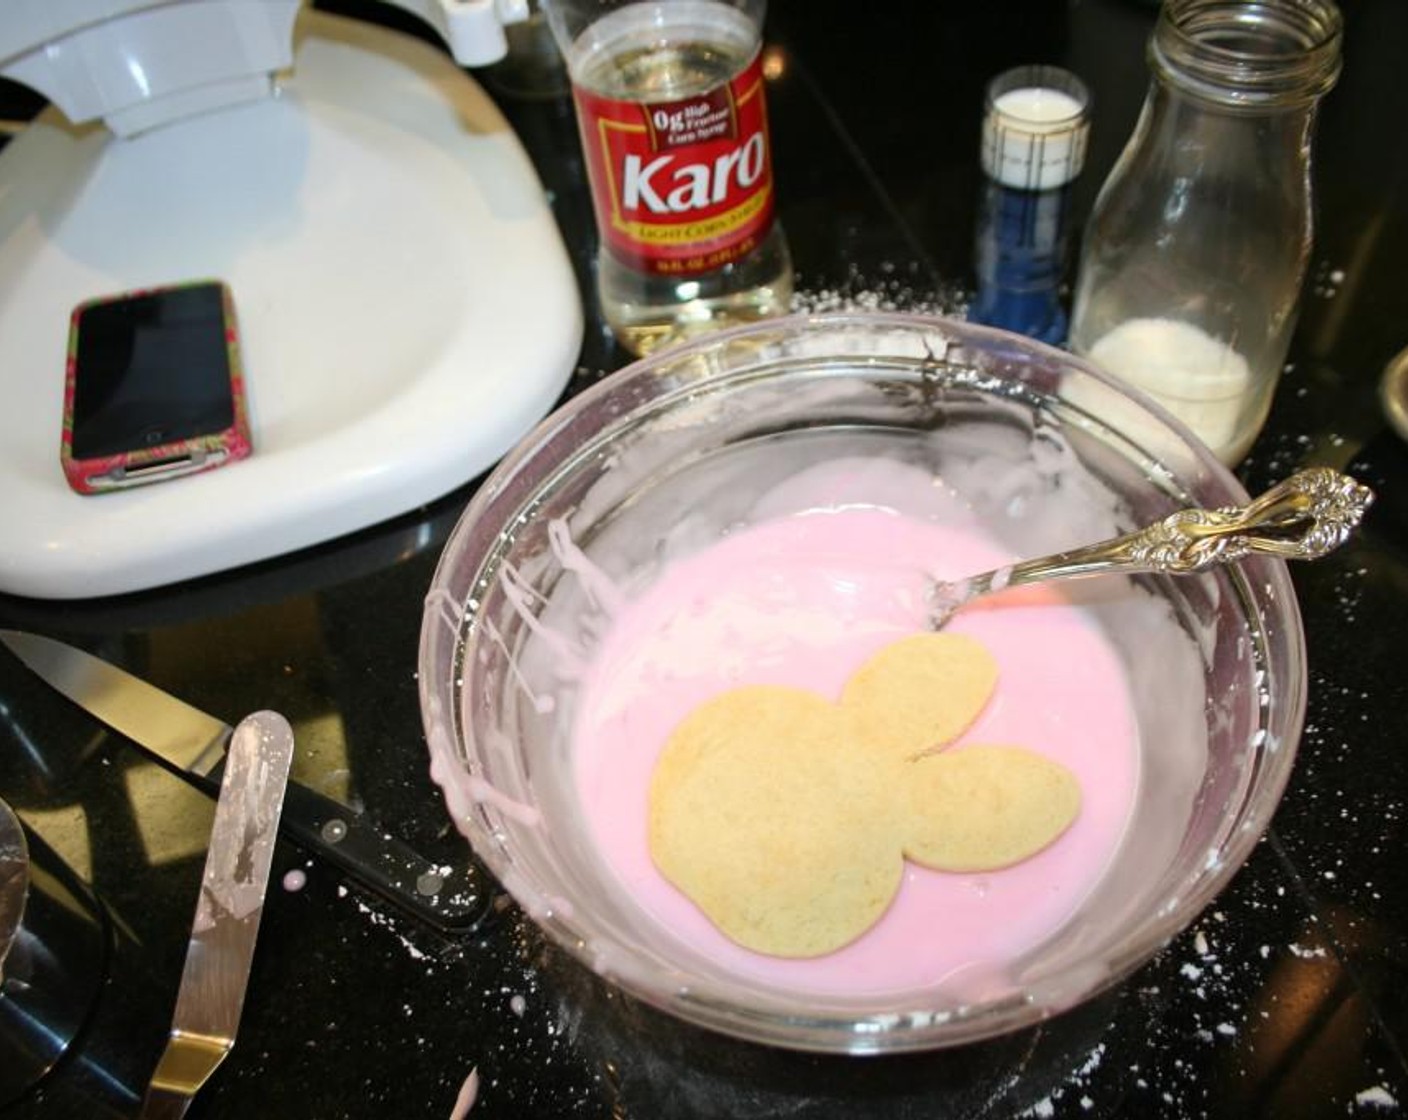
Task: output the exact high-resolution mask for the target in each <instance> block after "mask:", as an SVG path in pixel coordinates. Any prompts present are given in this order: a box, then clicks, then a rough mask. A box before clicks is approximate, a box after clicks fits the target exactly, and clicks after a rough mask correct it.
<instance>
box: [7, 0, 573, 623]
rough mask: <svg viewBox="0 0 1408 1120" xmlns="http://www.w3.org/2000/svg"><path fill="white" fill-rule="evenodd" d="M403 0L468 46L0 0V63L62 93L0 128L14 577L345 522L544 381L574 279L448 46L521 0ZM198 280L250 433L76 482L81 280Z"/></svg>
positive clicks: (537, 408) (32, 590)
mask: <svg viewBox="0 0 1408 1120" xmlns="http://www.w3.org/2000/svg"><path fill="white" fill-rule="evenodd" d="M396 2H397V3H399V4H400V5H401V6H402V7H406V8H410V9H412V10H414V11H418V12H420V14H422V15H424V16H426V17H427V19H428V21H429V22H430V23H431V24H432V26H435V27H437V28H438V29H439V30H440V31H441V32H442V33H443V34H444V36H445V38H446V41H447V42H448V43H449V44H450V45H451V48H452V50H454V51H455V53H456V60H454V61H452V60H451V59H450V58H449V57H447V56H446V55H445V54H444V53H443V52H441V51H438V50H436V49H435V48H433V47H431V46H430V45H428V44H426V43H422V42H420V41H419V40H416V39H414V38H411V37H409V36H406V35H402V34H399V33H395V32H391V31H388V30H385V29H383V28H379V27H374V26H371V25H369V24H365V23H362V22H357V21H352V20H346V19H341V18H336V17H332V16H329V15H326V14H324V13H319V12H313V11H302V12H300V11H299V4H298V2H297V0H166V2H164V3H153V2H151V0H145V2H143V0H12V2H11V3H9V4H7V5H6V11H5V12H4V14H0V73H4V74H5V75H6V76H9V77H11V78H13V79H16V80H19V81H22V82H25V83H26V84H29V85H32V86H34V87H35V88H36V89H38V90H39V91H41V92H42V93H44V94H45V95H46V96H47V97H48V98H49V99H50V100H51V102H52V103H53V104H52V107H50V108H48V109H46V110H45V111H44V112H43V113H42V114H41V115H40V116H39V117H38V118H37V119H36V120H35V121H34V122H33V123H32V124H30V125H29V126H27V127H26V128H25V129H24V131H23V132H22V133H21V134H20V135H19V136H17V137H16V138H15V139H14V140H12V141H11V142H10V144H9V145H7V146H6V148H5V149H4V150H3V151H0V591H3V592H8V593H11V594H18V595H28V596H39V597H54V598H76V597H88V596H98V595H110V594H118V593H123V592H129V591H134V590H139V589H142V588H148V587H153V586H158V585H163V584H168V583H171V582H174V581H178V580H183V579H187V578H191V577H194V576H200V575H204V574H207V573H210V572H215V571H219V570H223V569H226V568H230V567H234V566H237V565H240V564H244V563H248V562H251V561H255V560H260V559H264V558H267V557H270V556H274V555H277V554H280V553H283V552H287V551H290V550H293V549H297V548H300V547H303V546H306V545H310V544H313V543H316V542H320V541H324V540H327V539H329V538H332V537H335V536H338V535H341V534H344V533H348V532H351V531H353V530H356V529H359V528H362V527H364V526H367V525H370V524H373V523H375V522H378V521H381V520H384V519H386V518H388V517H391V516H394V515H396V514H399V513H403V512H405V511H407V510H410V509H414V508H416V507H417V506H419V505H422V504H424V503H426V502H428V501H430V500H431V499H433V498H436V497H438V496H440V495H442V494H444V493H446V492H448V491H449V490H452V489H454V488H455V487H456V486H458V485H460V484H462V483H464V482H467V481H469V480H470V479H472V478H474V477H475V476H476V475H477V474H479V473H480V472H482V471H483V470H484V469H485V468H487V467H488V466H489V465H490V464H491V463H493V462H494V461H495V460H496V459H497V458H498V457H499V456H500V455H502V454H503V452H504V451H506V450H507V449H508V448H509V447H510V446H511V445H512V444H513V443H514V442H515V441H516V440H517V439H518V438H519V437H520V436H521V435H522V434H523V433H524V432H525V431H526V430H527V429H528V428H529V427H530V426H531V425H532V424H533V423H534V422H535V421H536V420H537V419H538V418H539V417H541V416H542V415H543V414H544V413H545V412H546V411H547V410H548V409H549V408H550V407H551V405H552V404H553V402H554V401H555V400H556V398H557V397H558V395H559V394H560V392H561V390H562V388H563V386H564V385H565V383H566V380H567V378H568V376H569V374H570V372H571V370H572V368H573V366H574V364H575V361H576V357H577V354H578V350H579V347H580V342H581V332H582V317H581V307H580V302H579V296H578V291H577V286H576V283H575V280H574V277H573V274H572V271H571V267H570V264H569V261H568V259H567V255H566V252H565V251H564V248H563V245H562V242H561V239H560V237H559V235H558V232H557V227H556V224H555V223H554V221H553V218H552V214H551V212H550V210H549V207H548V202H547V199H546V198H545V196H544V193H543V190H542V187H541V185H540V183H539V181H538V179H537V176H536V174H535V172H534V170H533V167H532V165H531V164H530V162H529V161H528V158H527V156H526V155H525V153H524V152H523V149H522V147H521V145H520V144H519V142H518V139H517V137H516V136H515V135H514V134H513V132H512V130H511V129H510V128H509V126H508V124H507V123H506V122H505V120H504V118H503V117H502V115H501V114H500V113H499V111H498V110H497V108H496V107H495V106H494V105H493V103H492V102H491V101H490V99H489V98H488V97H487V95H485V94H484V92H483V91H482V89H480V87H479V86H478V85H477V84H476V83H475V82H474V81H473V80H472V79H471V78H470V77H469V76H468V75H466V74H465V72H464V71H463V70H462V69H460V68H459V66H457V65H456V64H455V62H456V61H460V62H463V63H465V64H479V63H484V62H489V61H492V60H493V59H494V58H495V57H498V56H499V55H501V54H502V51H503V32H502V27H501V24H502V23H503V22H504V21H506V20H511V19H514V18H518V17H520V16H522V15H523V14H526V12H525V11H518V10H517V4H518V0H396ZM524 7H525V8H526V4H525V5H524ZM99 120H101V121H102V122H103V123H98V121H99ZM202 278H218V279H222V280H225V281H226V282H227V283H229V284H230V286H231V288H232V289H233V292H234V297H235V302H236V309H237V315H238V318H239V322H240V329H241V334H242V343H243V357H244V367H245V375H246V387H247V392H248V399H249V407H250V418H251V426H252V430H253V439H254V447H255V450H254V454H253V456H252V457H251V458H249V459H248V460H245V461H243V462H240V463H236V464H232V465H230V466H228V467H224V468H222V469H219V470H215V471H210V472H207V473H204V474H200V475H194V476H190V477H187V478H183V479H177V480H173V481H170V482H162V483H158V484H153V485H150V486H144V487H138V488H136V489H133V490H128V491H124V492H121V493H112V494H104V495H100V496H79V495H78V494H75V493H73V492H72V491H70V490H69V489H68V487H67V485H66V484H65V481H64V478H63V474H62V471H61V470H60V466H59V454H58V449H59V439H60V428H61V424H62V405H63V400H62V398H63V389H64V361H65V347H66V343H67V335H68V319H69V314H70V312H71V310H72V308H73V307H74V306H75V305H76V304H78V303H80V302H82V301H84V300H87V299H90V298H92V297H95V296H100V295H107V294H114V293H117V292H121V291H125V290H129V289H132V288H140V287H147V286H154V285H160V284H169V283H177V282H181V281H184V280H194V279H202Z"/></svg>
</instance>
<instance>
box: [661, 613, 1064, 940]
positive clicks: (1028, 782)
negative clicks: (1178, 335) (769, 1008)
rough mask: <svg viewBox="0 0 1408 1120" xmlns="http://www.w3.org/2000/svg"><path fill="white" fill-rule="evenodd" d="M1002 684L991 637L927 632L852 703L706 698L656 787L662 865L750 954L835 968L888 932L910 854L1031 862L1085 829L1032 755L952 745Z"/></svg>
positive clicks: (896, 647) (862, 677)
mask: <svg viewBox="0 0 1408 1120" xmlns="http://www.w3.org/2000/svg"><path fill="white" fill-rule="evenodd" d="M996 685H997V663H996V661H995V660H994V659H993V657H992V655H991V654H990V653H989V652H988V651H987V649H986V648H985V647H984V646H983V645H982V644H981V643H979V642H978V641H976V640H974V639H973V638H969V637H966V636H963V635H959V634H950V633H943V634H933V633H923V634H915V635H912V636H910V637H906V638H902V639H900V640H899V641H896V642H893V643H891V644H890V645H888V646H886V647H884V648H883V649H881V650H880V651H879V652H878V653H877V654H875V656H873V657H872V658H871V659H870V660H869V661H867V662H866V663H865V664H864V665H862V666H861V668H860V669H859V670H857V671H856V673H855V674H854V675H853V676H852V677H851V678H850V680H849V681H847V682H846V685H845V688H844V689H843V691H842V694H841V698H840V701H839V702H838V703H837V702H832V701H831V700H828V699H826V698H825V697H822V696H818V695H817V694H815V693H813V692H809V691H806V690H804V689H798V688H790V687H786V686H781V685H751V686H747V687H743V688H738V689H734V690H732V691H729V692H726V693H723V694H721V695H719V696H716V697H714V698H713V699H711V700H708V701H705V702H704V703H703V704H701V705H699V706H698V707H697V708H695V709H694V710H693V711H692V712H691V713H690V714H689V715H688V716H686V717H685V719H684V720H683V721H682V722H681V723H680V725H679V726H678V727H677V728H676V729H675V731H674V733H673V734H672V735H671V737H670V739H669V742H668V743H667V744H666V746H665V749H664V751H663V752H662V754H661V756H660V759H659V761H658V762H657V764H656V768H655V772H654V775H653V777H652V781H651V786H650V812H649V843H650V852H651V857H652V858H653V860H654V862H655V865H656V866H657V867H658V868H659V870H660V871H661V873H662V874H663V875H664V876H665V877H666V878H667V879H668V880H669V881H670V882H671V883H673V884H674V885H675V886H676V887H677V888H678V889H679V890H681V891H682V892H684V894H685V895H686V896H687V897H688V898H689V899H690V900H691V901H692V902H693V903H694V904H695V905H696V906H698V907H699V909H700V910H702V911H703V912H704V914H706V915H707V916H708V917H709V919H710V920H711V921H712V922H713V923H714V924H715V925H716V926H717V927H718V928H719V929H720V930H722V931H723V933H724V934H726V935H727V936H728V937H730V938H731V939H733V940H734V941H736V942H738V943H739V944H740V945H743V946H745V947H746V948H749V949H752V950H755V951H757V952H760V953H767V954H771V955H773V956H778V957H817V956H822V955H824V954H826V953H830V952H834V951H835V950H837V949H839V948H841V947H842V946H844V945H847V944H849V943H850V942H852V941H854V940H855V939H856V938H858V937H860V936H861V935H862V934H863V933H865V931H866V930H868V929H869V928H870V927H871V926H872V925H873V924H874V923H875V922H876V921H878V920H879V918H880V917H881V915H882V914H884V912H885V910H886V908H887V907H888V906H889V905H890V902H891V901H892V900H893V899H894V897H895V894H896V893H897V892H898V890H899V887H900V880H901V877H902V875H903V872H904V861H905V860H906V859H910V860H913V861H914V862H916V863H919V864H922V865H924V866H926V867H930V868H934V869H936V870H939V871H950V872H983V871H995V870H998V869H1000V868H1003V867H1008V866H1010V865H1012V864H1014V863H1018V862H1020V861H1022V860H1024V859H1027V858H1028V857H1030V856H1032V855H1034V854H1036V853H1037V852H1039V851H1041V850H1042V849H1043V848H1045V847H1046V846H1047V845H1049V844H1050V843H1051V842H1052V841H1054V840H1055V839H1056V838H1057V837H1058V836H1060V835H1061V834H1062V833H1063V832H1064V831H1065V830H1066V829H1067V828H1068V827H1070V825H1071V823H1072V822H1073V821H1074V820H1075V818H1076V815H1077V814H1078V813H1079V811H1080V799H1081V795H1080V786H1079V785H1078V784H1077V782H1076V779H1075V776H1074V775H1073V774H1072V773H1071V772H1070V770H1068V769H1067V768H1066V767H1064V766H1062V765H1060V764H1059V763H1057V762H1053V761H1052V760H1050V759H1047V758H1045V757H1043V756H1041V755H1039V754H1037V753H1035V752H1033V751H1031V750H1028V749H1027V748H1025V747H1021V746H1007V745H982V744H973V745H970V744H964V745H963V746H961V747H953V746H952V744H953V742H954V740H955V739H957V738H958V737H959V736H960V735H962V734H963V732H964V731H966V730H967V729H968V727H969V726H970V725H971V724H972V723H973V721H974V720H975V719H977V717H978V715H979V714H980V713H981V712H982V710H983V708H984V707H985V706H986V705H987V703H988V700H989V698H990V697H991V696H992V693H993V690H994V689H995V688H996Z"/></svg>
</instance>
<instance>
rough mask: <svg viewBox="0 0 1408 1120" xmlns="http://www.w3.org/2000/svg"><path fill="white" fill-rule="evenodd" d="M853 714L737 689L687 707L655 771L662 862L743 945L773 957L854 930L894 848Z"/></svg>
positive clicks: (655, 826)
mask: <svg viewBox="0 0 1408 1120" xmlns="http://www.w3.org/2000/svg"><path fill="white" fill-rule="evenodd" d="M856 753H857V752H856V747H855V742H854V735H853V732H852V731H851V717H850V715H849V714H848V713H845V712H843V711H842V710H841V709H840V708H838V707H837V706H836V705H835V704H831V703H828V702H827V701H825V700H823V699H822V698H821V697H819V696H815V695H813V694H812V693H809V692H804V691H802V690H799V689H790V688H782V687H771V686H754V687H748V688H740V689H736V690H734V691H732V692H727V693H724V694H723V695H722V696H719V697H716V698H715V699H713V700H710V701H708V702H706V703H704V704H702V705H700V706H699V707H698V708H696V709H695V710H694V711H693V712H692V713H691V714H690V715H689V716H688V717H687V718H686V719H685V721H684V722H683V723H682V724H681V725H680V727H679V728H678V729H677V730H676V731H675V733H674V735H673V736H672V737H671V739H670V742H669V745H668V746H667V748H666V750H665V753H664V755H663V756H662V757H661V759H660V762H659V764H658V765H657V767H656V771H655V774H654V777H653V780H652V783H651V789H650V850H651V855H652V857H653V858H654V860H655V863H656V865H657V866H658V867H659V869H660V870H661V872H662V873H663V874H664V875H665V877H666V878H667V879H669V880H670V881H671V882H672V883H674V884H675V885H676V886H677V887H679V888H680V890H682V891H683V892H684V893H685V894H686V895H688V896H689V897H690V898H691V899H692V900H693V901H694V903H695V904H696V905H697V906H698V907H699V908H700V909H701V910H703V911H704V913H705V914H707V915H708V916H709V918H710V919H711V920H712V921H713V922H714V923H715V924H716V925H717V926H718V927H719V928H720V929H721V930H723V932H724V933H725V934H727V935H728V936H729V937H731V938H733V940H735V941H737V942H738V943H739V944H740V945H744V946H746V947H747V948H750V949H754V950H757V951H758V952H762V953H770V954H773V955H775V956H782V957H810V956H819V955H821V954H824V953H829V952H832V951H834V950H836V949H838V948H840V947H841V946H843V945H845V944H847V943H848V942H850V941H853V940H854V939H855V938H856V937H858V936H860V934H862V933H864V932H865V931H866V930H867V929H869V928H870V926H871V925H872V924H873V923H874V922H875V921H876V920H877V919H878V918H879V917H880V915H881V914H882V913H883V912H884V911H885V908H886V907H887V906H888V905H889V903H890V900H891V899H892V898H893V897H894V894H895V891H896V890H897V889H898V887H899V882H900V876H901V874H902V872H903V865H904V860H903V856H902V854H901V851H900V845H899V839H898V835H897V833H896V832H895V825H894V821H895V820H896V818H895V816H894V814H889V815H887V814H886V813H885V812H884V811H882V810H883V802H882V800H881V799H882V795H883V794H884V793H887V792H888V791H885V790H883V789H882V783H880V782H879V781H876V780H874V778H873V777H872V775H873V773H874V771H873V770H870V769H867V768H866V767H864V766H857V765H856Z"/></svg>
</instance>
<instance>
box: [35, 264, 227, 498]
mask: <svg viewBox="0 0 1408 1120" xmlns="http://www.w3.org/2000/svg"><path fill="white" fill-rule="evenodd" d="M251 450H252V444H251V442H250V435H249V420H248V416H247V411H246V407H245V399H244V375H243V371H242V369H241V366H240V354H239V330H238V328H237V325H236V323H235V310H234V299H233V297H232V296H231V293H230V289H229V287H228V286H227V285H226V284H224V283H221V282H220V281H217V280H198V281H193V282H191V283H185V284H174V285H170V286H167V287H159V288H144V289H141V290H138V291H132V292H124V293H122V294H120V295H114V296H104V297H101V298H98V299H93V300H89V301H87V302H86V303H82V304H79V305H78V307H76V308H74V310H73V315H72V317H71V319H70V321H69V339H68V362H67V372H66V375H65V386H64V427H63V438H62V445H61V448H60V459H61V460H62V462H63V469H64V477H65V478H67V479H68V484H69V486H71V487H72V488H73V489H74V490H77V491H78V492H79V493H80V494H98V493H103V492H105V491H111V490H122V489H126V488H128V487H132V486H141V485H145V484H147V483H152V482H164V481H166V480H168V479H172V478H179V477H181V476H183V475H188V474H195V473H197V472H199V471H208V470H211V469H212V468H214V467H219V466H223V465H225V464H226V463H232V462H235V461H236V460H238V459H243V458H245V457H246V456H247V455H249V453H250V451H251Z"/></svg>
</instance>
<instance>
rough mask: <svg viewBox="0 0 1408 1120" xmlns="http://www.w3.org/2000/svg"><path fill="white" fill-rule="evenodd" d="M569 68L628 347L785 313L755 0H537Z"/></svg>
mask: <svg viewBox="0 0 1408 1120" xmlns="http://www.w3.org/2000/svg"><path fill="white" fill-rule="evenodd" d="M545 10H546V12H547V15H548V20H549V23H550V24H551V25H552V28H553V32H554V34H555V36H556V37H557V40H558V43H559V45H560V46H561V48H562V51H563V55H564V57H565V58H566V60H567V66H568V70H569V72H570V74H571V77H572V89H573V97H574V99H575V101H576V106H577V122H578V126H579V128H580V130H581V136H582V148H583V152H584V154H585V157H586V163H587V172H588V176H589V178H590V181H591V187H592V201H593V206H594V208H595V211H596V219H597V228H598V231H599V234H600V238H601V243H600V248H599V252H598V259H597V288H598V295H599V298H600V300H601V307H602V312H603V314H604V316H605V318H606V321H607V322H608V324H610V326H611V329H612V330H613V331H614V332H615V334H616V337H617V338H618V339H619V340H620V342H621V344H622V345H623V346H625V347H626V348H627V349H628V350H631V351H632V352H633V353H636V354H644V353H648V352H650V351H651V350H655V349H658V348H659V347H661V346H663V345H667V344H669V343H671V342H675V341H678V340H679V339H682V338H686V337H689V336H691V335H694V334H697V333H699V332H700V331H702V330H706V329H710V328H714V327H718V326H724V325H728V324H732V323H739V322H746V321H750V320H754V319H759V318H762V317H765V316H768V315H776V314H783V313H785V312H786V311H787V310H788V308H789V305H790V302H791V297H792V263H791V259H790V257H789V255H788V251H787V243H786V240H785V238H784V236H783V233H782V229H781V226H780V225H779V224H778V223H777V221H776V220H775V217H774V208H775V192H774V188H773V168H772V152H771V146H770V143H769V136H768V118H767V105H766V100H765V96H764V87H765V81H764V77H763V64H762V44H761V23H762V15H763V2H762V0H740V2H738V3H730V2H724V0H659V2H640V0H636V2H628V3H614V2H612V0H606V2H601V0H546V3H545Z"/></svg>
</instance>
